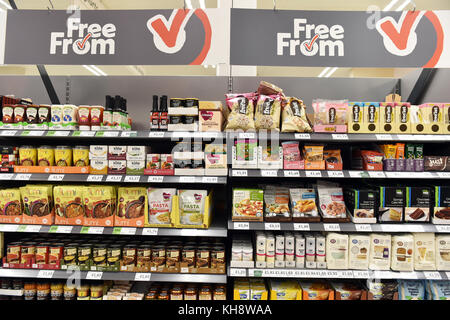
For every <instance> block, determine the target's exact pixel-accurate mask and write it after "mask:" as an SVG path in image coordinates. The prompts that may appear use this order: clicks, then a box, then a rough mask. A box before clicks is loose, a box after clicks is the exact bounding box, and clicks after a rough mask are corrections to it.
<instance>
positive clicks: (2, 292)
mask: <svg viewBox="0 0 450 320" xmlns="http://www.w3.org/2000/svg"><path fill="white" fill-rule="evenodd" d="M0 296H15V297H21V296H23V290H22V289H0Z"/></svg>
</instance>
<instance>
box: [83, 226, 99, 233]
mask: <svg viewBox="0 0 450 320" xmlns="http://www.w3.org/2000/svg"><path fill="white" fill-rule="evenodd" d="M103 229H104V228H103V227H82V228H81V232H80V233H89V234H102V233H103Z"/></svg>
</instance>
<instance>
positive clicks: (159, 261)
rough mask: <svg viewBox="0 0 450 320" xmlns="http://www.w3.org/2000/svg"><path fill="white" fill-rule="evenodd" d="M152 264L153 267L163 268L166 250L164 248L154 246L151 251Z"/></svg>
mask: <svg viewBox="0 0 450 320" xmlns="http://www.w3.org/2000/svg"><path fill="white" fill-rule="evenodd" d="M152 262H153V264H154V265H155V267H160V266H164V265H165V263H166V248H165V247H164V246H154V247H153V249H152Z"/></svg>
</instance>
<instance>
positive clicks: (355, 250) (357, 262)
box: [348, 234, 370, 270]
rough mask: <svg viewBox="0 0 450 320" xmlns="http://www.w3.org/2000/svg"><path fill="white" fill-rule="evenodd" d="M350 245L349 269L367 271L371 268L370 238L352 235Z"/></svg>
mask: <svg viewBox="0 0 450 320" xmlns="http://www.w3.org/2000/svg"><path fill="white" fill-rule="evenodd" d="M348 245H349V250H348V255H349V256H348V266H349V269H354V270H367V269H368V268H369V250H370V236H368V235H359V234H350V235H349V241H348Z"/></svg>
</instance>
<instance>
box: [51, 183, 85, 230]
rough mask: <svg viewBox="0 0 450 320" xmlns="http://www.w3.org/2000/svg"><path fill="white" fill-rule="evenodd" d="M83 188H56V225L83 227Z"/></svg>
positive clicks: (54, 190) (54, 189)
mask: <svg viewBox="0 0 450 320" xmlns="http://www.w3.org/2000/svg"><path fill="white" fill-rule="evenodd" d="M83 192H84V187H83V186H75V185H74V186H55V187H54V188H53V196H54V201H55V213H56V215H55V223H56V224H61V225H64V224H70V225H72V224H73V225H81V224H83V219H84V203H83Z"/></svg>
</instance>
